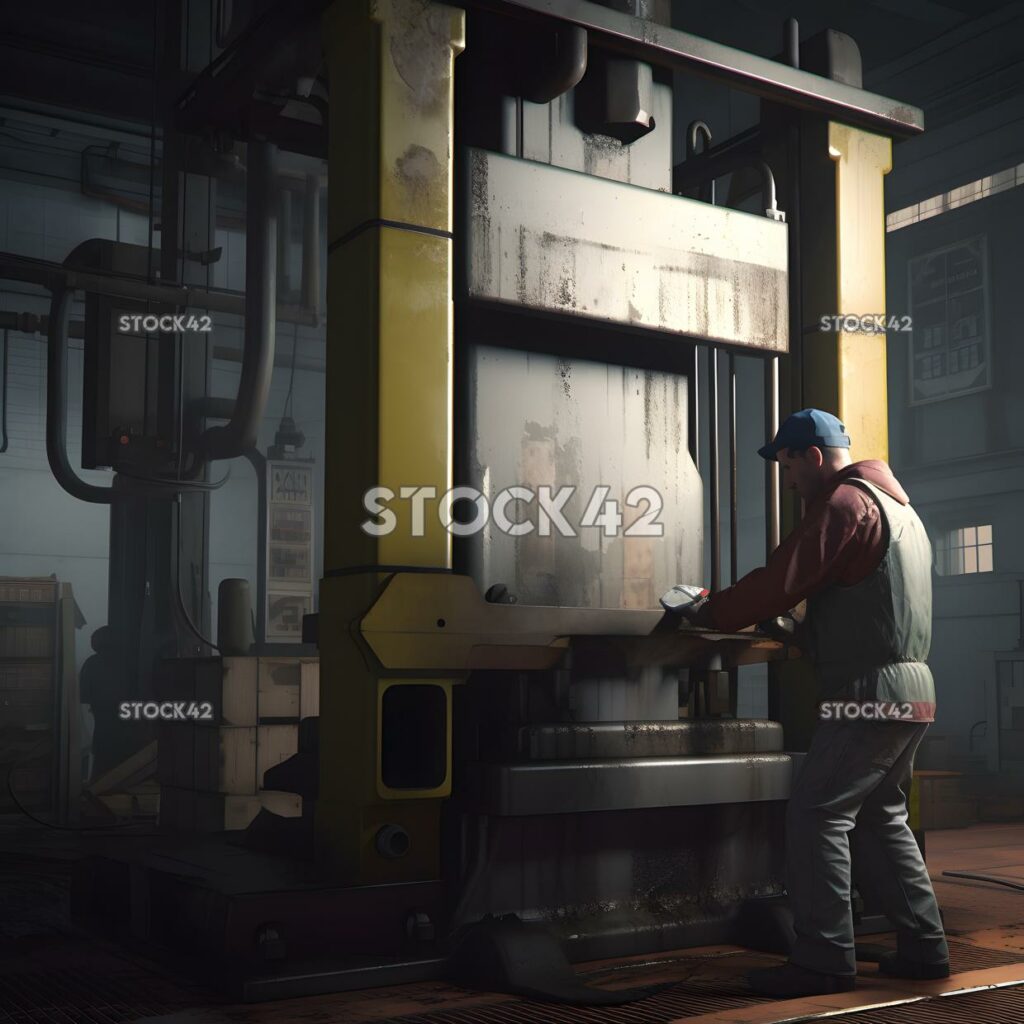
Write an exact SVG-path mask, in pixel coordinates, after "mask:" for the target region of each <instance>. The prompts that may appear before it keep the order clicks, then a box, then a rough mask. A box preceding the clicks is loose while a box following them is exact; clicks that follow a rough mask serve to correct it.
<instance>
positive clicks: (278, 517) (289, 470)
mask: <svg viewBox="0 0 1024 1024" xmlns="http://www.w3.org/2000/svg"><path fill="white" fill-rule="evenodd" d="M313 527H314V517H313V464H312V462H311V461H310V460H299V459H277V460H268V461H267V536H266V545H267V557H266V596H267V604H266V610H265V615H266V621H265V636H266V638H267V640H269V641H272V642H276V643H300V642H301V641H302V616H303V615H307V614H309V613H310V612H311V611H312V610H313V593H314V588H315V585H316V580H315V579H314V576H313V557H314V550H313Z"/></svg>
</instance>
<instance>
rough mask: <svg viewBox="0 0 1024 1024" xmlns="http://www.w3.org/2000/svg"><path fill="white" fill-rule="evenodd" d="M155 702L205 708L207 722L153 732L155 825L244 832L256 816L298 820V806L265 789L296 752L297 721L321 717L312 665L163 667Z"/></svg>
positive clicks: (256, 662) (244, 660)
mask: <svg viewBox="0 0 1024 1024" xmlns="http://www.w3.org/2000/svg"><path fill="white" fill-rule="evenodd" d="M166 669H167V671H166V673H165V676H164V679H163V682H162V684H161V692H160V699H161V700H175V701H188V702H194V703H195V704H196V705H198V706H199V707H200V708H201V709H202V708H203V707H204V706H205V705H209V707H210V712H211V717H210V718H208V719H202V720H199V721H193V720H191V719H190V720H187V721H168V722H162V723H161V724H160V726H159V735H158V742H159V750H158V759H157V763H158V778H159V781H160V788H161V796H160V821H161V824H162V825H165V826H167V827H169V828H173V829H177V830H183V831H198V832H218V831H224V830H236V829H244V828H246V827H247V826H248V825H249V823H250V822H251V821H252V819H253V818H255V817H256V815H257V814H258V813H259V812H260V809H261V808H266V809H267V810H268V811H270V812H272V813H274V814H279V815H281V816H283V817H297V816H299V815H300V814H301V813H302V798H301V797H300V796H298V795H297V794H294V793H282V792H275V791H271V790H266V789H264V788H263V775H264V772H266V770H267V769H268V768H272V767H273V766H274V765H277V764H280V763H281V762H282V761H285V760H287V759H288V758H290V757H291V756H292V755H293V754H295V753H296V751H297V749H298V730H299V721H300V719H302V718H306V717H308V716H311V715H314V716H315V715H316V714H318V712H319V696H320V693H319V663H318V661H317V660H316V659H315V658H282V657H233V658H223V659H221V658H205V659H190V660H175V661H172V662H168V663H167V666H166Z"/></svg>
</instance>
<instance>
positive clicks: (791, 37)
mask: <svg viewBox="0 0 1024 1024" xmlns="http://www.w3.org/2000/svg"><path fill="white" fill-rule="evenodd" d="M782 55H783V59H784V60H785V62H786V63H787V64H788V65H789V66H790V67H791V68H798V67H800V22H798V21H797V20H796V18H787V19H786V20H785V22H784V23H783V26H782Z"/></svg>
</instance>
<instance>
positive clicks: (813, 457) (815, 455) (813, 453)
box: [805, 444, 825, 469]
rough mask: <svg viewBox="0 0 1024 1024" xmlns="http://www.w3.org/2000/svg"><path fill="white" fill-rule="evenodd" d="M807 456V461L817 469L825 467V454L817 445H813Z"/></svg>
mask: <svg viewBox="0 0 1024 1024" xmlns="http://www.w3.org/2000/svg"><path fill="white" fill-rule="evenodd" d="M805 454H806V456H807V461H808V462H809V463H810V464H811V465H812V466H813V467H814V468H815V469H821V467H822V466H824V465H825V453H824V452H823V451H822V450H821V449H820V448H819V447H818V446H817V445H813V444H812V445H811V447H810V448H808V449H807V452H806V453H805Z"/></svg>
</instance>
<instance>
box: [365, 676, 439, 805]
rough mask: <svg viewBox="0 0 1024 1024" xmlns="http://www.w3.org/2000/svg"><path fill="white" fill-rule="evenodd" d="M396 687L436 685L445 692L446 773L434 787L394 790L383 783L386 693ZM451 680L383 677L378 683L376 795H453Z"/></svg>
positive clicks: (417, 797)
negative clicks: (383, 733) (383, 729)
mask: <svg viewBox="0 0 1024 1024" xmlns="http://www.w3.org/2000/svg"><path fill="white" fill-rule="evenodd" d="M393 686H436V687H438V688H439V689H440V690H443V691H444V701H445V735H446V737H447V738H448V739H447V742H446V743H445V772H444V781H443V782H442V783H441V785H440V786H435V787H434V788H432V789H392V788H391V787H390V786H386V785H385V784H384V779H383V772H382V770H381V749H382V742H381V740H382V729H381V727H382V724H383V721H384V713H383V705H384V694H385V693H387V691H388V690H390V689H391V688H392V687H393ZM451 734H452V683H451V680H450V679H381V680H379V681H378V682H377V795H378V796H379V797H380V798H381V799H382V800H425V799H429V798H432V797H445V796H450V795H451V792H452V745H451V739H450V737H451Z"/></svg>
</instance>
